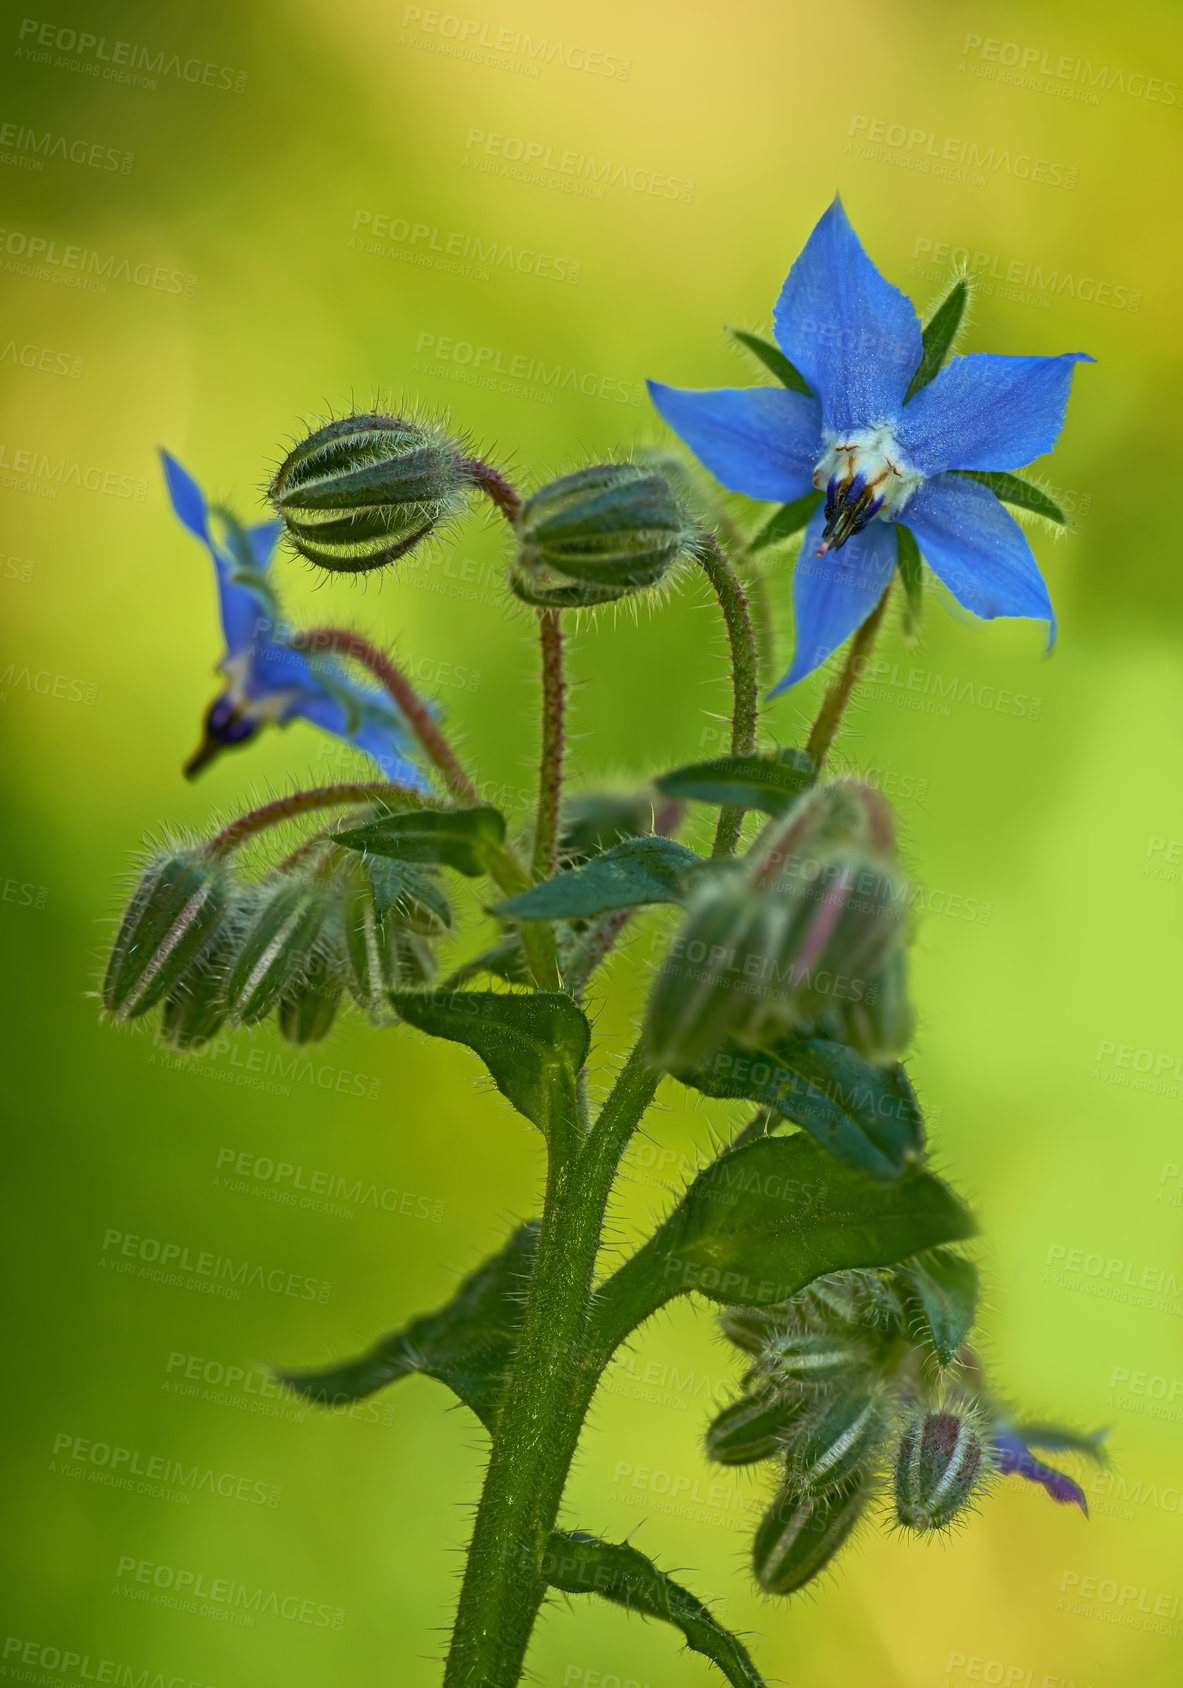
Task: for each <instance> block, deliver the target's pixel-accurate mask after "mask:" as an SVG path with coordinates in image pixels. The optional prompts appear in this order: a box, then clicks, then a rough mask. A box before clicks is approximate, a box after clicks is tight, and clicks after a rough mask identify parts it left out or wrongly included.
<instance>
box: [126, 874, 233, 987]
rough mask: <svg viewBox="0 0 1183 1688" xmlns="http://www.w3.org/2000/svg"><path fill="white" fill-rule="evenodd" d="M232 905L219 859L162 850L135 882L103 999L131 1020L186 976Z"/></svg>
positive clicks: (208, 944) (210, 942)
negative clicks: (230, 904)
mask: <svg viewBox="0 0 1183 1688" xmlns="http://www.w3.org/2000/svg"><path fill="white" fill-rule="evenodd" d="M227 903H228V892H227V886H226V875H225V872H224V870H223V868H222V866H221V864H220V863H218V862H215V861H209V860H207V859H206V858H205V856H204V855H203V854H202V852H201V851H200V850H198V849H189V850H175V851H161V852H160V854H158V855H157V856H156V857H155V859H154V860H153V861H152V862H151V864H150V865H149V867H148V869H147V871H146V872H145V874H144V875H143V877H142V878H141V880H140V883H139V884H138V885H137V887H136V890H135V893H134V895H133V897H132V900H131V903H130V904H129V906H128V909H127V912H126V914H125V915H124V916H123V920H122V922H121V924H120V927H119V931H118V933H117V935H116V938H115V943H114V945H113V946H112V949H111V955H110V958H109V960H108V962H107V971H106V976H105V978H104V980H103V991H102V999H103V1006H104V1008H106V1010H107V1012H108V1013H109V1014H111V1015H113V1016H114V1018H115V1019H117V1020H132V1019H135V1018H136V1017H137V1016H138V1015H140V1014H145V1013H147V1011H148V1009H149V1008H151V1007H153V1006H154V1004H156V1003H157V1002H159V1001H160V999H161V998H162V997H163V996H165V995H166V994H167V993H168V992H170V991H172V990H173V989H174V988H175V987H176V986H177V985H178V984H180V982H181V981H182V980H183V979H184V978H185V976H186V974H187V973H188V972H189V970H190V969H191V968H193V967H194V966H195V965H196V964H197V963H198V962H199V961H200V960H201V958H202V956H203V955H204V954H205V952H206V951H207V950H208V949H209V947H210V945H211V944H212V943H213V941H214V938H215V936H216V934H217V931H218V927H219V924H220V922H221V920H222V917H223V915H224V914H225V911H226V907H227Z"/></svg>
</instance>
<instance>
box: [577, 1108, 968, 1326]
mask: <svg viewBox="0 0 1183 1688" xmlns="http://www.w3.org/2000/svg"><path fill="white" fill-rule="evenodd" d="M972 1232H973V1221H972V1219H971V1217H970V1215H969V1213H968V1212H967V1211H966V1209H965V1208H964V1207H963V1206H962V1205H961V1203H960V1202H959V1201H958V1200H957V1198H956V1197H955V1196H954V1195H953V1193H952V1191H951V1190H949V1189H948V1188H947V1186H946V1185H944V1184H942V1183H941V1181H940V1179H938V1178H935V1177H933V1175H932V1174H931V1173H928V1172H920V1171H914V1172H911V1173H908V1174H906V1175H905V1176H904V1177H902V1178H899V1179H897V1180H896V1181H895V1183H893V1184H877V1183H875V1182H874V1181H873V1180H872V1179H870V1178H868V1177H867V1175H866V1173H864V1172H860V1171H858V1170H857V1169H856V1168H854V1167H851V1166H847V1165H846V1164H845V1163H844V1162H842V1161H839V1160H835V1159H834V1158H833V1156H832V1155H830V1154H828V1153H827V1152H826V1150H824V1149H822V1148H820V1147H819V1146H818V1145H817V1144H816V1143H815V1142H814V1141H813V1139H812V1138H810V1137H807V1136H803V1135H795V1136H792V1137H762V1138H759V1139H757V1140H756V1141H755V1142H753V1143H749V1144H747V1145H746V1146H745V1147H743V1148H739V1149H734V1150H732V1151H731V1152H730V1153H725V1154H723V1155H722V1156H720V1158H719V1159H718V1160H716V1161H714V1162H713V1163H712V1164H711V1165H710V1166H708V1167H707V1168H706V1170H705V1171H704V1172H701V1173H700V1174H699V1176H698V1177H697V1178H696V1179H695V1180H694V1183H693V1184H691V1186H690V1188H689V1189H688V1190H687V1191H686V1194H685V1196H684V1197H683V1198H682V1200H681V1202H680V1203H679V1204H678V1206H677V1207H676V1208H675V1209H674V1211H673V1213H672V1214H671V1215H670V1217H669V1218H668V1219H667V1220H666V1221H665V1223H664V1224H663V1225H662V1226H661V1228H660V1230H658V1231H657V1233H656V1234H655V1235H654V1236H652V1237H651V1238H650V1239H649V1241H648V1242H647V1243H646V1244H645V1245H644V1246H643V1247H642V1248H641V1249H640V1250H639V1251H638V1252H637V1253H636V1254H635V1255H634V1256H633V1257H632V1259H631V1260H629V1261H626V1263H625V1264H624V1265H623V1266H622V1267H621V1268H620V1270H619V1271H618V1272H616V1273H615V1275H614V1276H613V1277H612V1278H610V1279H609V1280H608V1282H607V1284H605V1285H604V1286H603V1289H602V1290H601V1292H600V1301H599V1311H598V1313H597V1315H596V1324H597V1327H598V1332H599V1334H600V1335H601V1337H602V1338H604V1339H605V1340H606V1341H607V1342H608V1343H609V1344H611V1343H615V1342H619V1341H620V1340H622V1338H623V1337H624V1336H625V1335H627V1333H628V1332H629V1331H630V1330H632V1329H634V1328H635V1326H637V1325H638V1324H640V1323H641V1321H642V1320H643V1319H646V1318H648V1317H649V1315H650V1314H651V1313H653V1312H655V1311H656V1310H657V1309H658V1308H659V1307H661V1306H664V1304H665V1303H666V1302H667V1301H671V1300H672V1299H673V1298H674V1297H675V1296H677V1295H686V1294H689V1293H690V1291H691V1290H697V1291H698V1292H699V1293H700V1294H701V1295H705V1296H706V1297H708V1299H709V1300H711V1301H718V1302H722V1303H724V1304H725V1305H731V1306H740V1307H760V1306H774V1305H776V1304H778V1303H780V1302H782V1301H787V1300H788V1299H789V1298H790V1297H791V1296H793V1295H795V1294H796V1293H797V1291H798V1290H799V1289H803V1288H804V1287H805V1285H806V1284H808V1283H812V1281H813V1279H814V1278H817V1277H820V1276H821V1275H822V1274H823V1273H825V1272H838V1271H842V1270H844V1269H845V1268H848V1267H851V1266H892V1265H895V1264H896V1262H898V1261H901V1260H907V1259H910V1258H911V1256H912V1255H914V1254H918V1253H920V1252H921V1251H922V1250H923V1249H926V1248H933V1247H935V1246H936V1245H937V1244H940V1243H947V1242H956V1241H958V1240H959V1239H960V1238H963V1237H968V1236H970V1235H972Z"/></svg>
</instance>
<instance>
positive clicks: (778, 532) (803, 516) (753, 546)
mask: <svg viewBox="0 0 1183 1688" xmlns="http://www.w3.org/2000/svg"><path fill="white" fill-rule="evenodd" d="M821 501H822V495H821V493H820V492H806V493H804V494H802V496H801V497H800V498H794V500H793V502H792V503H791V504H782V505H781V507H780V509H779V510H778V511H777V512H776V514H775V515H774V516H772V517H770V519H769V520H768V521H767V522H766V523H765V524H764V526H763V527H762V528H761V529H760V531H759V533H758V534H756V535H755V537H754V538H753V539H750V540H749V541H748V550H749V551H763V550H764V548H765V546H767V545H779V543H780V541H781V540H782V539H791V538H792V537H793V535H794V534H795V533H800V532H801V529H802V528H803V527H804V526H805V525H806V523H807V522H808V521H809V518H810V516H812V515H813V512H814V511H815V510H816V509H817V507H818V505H819V504H820V503H821Z"/></svg>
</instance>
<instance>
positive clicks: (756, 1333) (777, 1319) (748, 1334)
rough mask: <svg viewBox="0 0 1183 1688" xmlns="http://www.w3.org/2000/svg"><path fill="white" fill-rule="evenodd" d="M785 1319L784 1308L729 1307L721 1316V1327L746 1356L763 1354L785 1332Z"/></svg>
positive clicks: (725, 1334) (729, 1339)
mask: <svg viewBox="0 0 1183 1688" xmlns="http://www.w3.org/2000/svg"><path fill="white" fill-rule="evenodd" d="M785 1318H786V1310H785V1308H784V1307H729V1308H728V1309H727V1311H726V1312H725V1313H723V1314H722V1315H721V1316H720V1319H719V1326H720V1328H721V1330H722V1332H723V1335H724V1336H725V1337H727V1339H728V1341H730V1342H734V1344H735V1346H736V1347H737V1348H742V1349H743V1351H744V1353H745V1354H762V1353H763V1352H764V1349H765V1348H766V1347H767V1346H768V1344H769V1343H770V1342H771V1341H772V1339H773V1338H774V1337H776V1336H779V1335H780V1334H781V1332H782V1331H783V1330H784V1326H785Z"/></svg>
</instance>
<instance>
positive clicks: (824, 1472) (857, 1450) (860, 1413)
mask: <svg viewBox="0 0 1183 1688" xmlns="http://www.w3.org/2000/svg"><path fill="white" fill-rule="evenodd" d="M889 1419H890V1409H889V1407H888V1404H887V1399H886V1396H885V1395H884V1394H883V1392H882V1391H881V1390H878V1389H875V1388H869V1389H856V1390H854V1391H853V1392H852V1393H851V1394H842V1395H836V1396H835V1397H834V1398H833V1399H832V1400H830V1401H827V1402H826V1403H825V1404H824V1405H823V1406H822V1407H821V1408H819V1409H818V1410H817V1411H815V1412H814V1413H813V1414H812V1415H811V1416H810V1418H809V1419H807V1421H806V1422H805V1423H804V1424H802V1426H801V1428H800V1430H799V1431H798V1433H797V1434H796V1435H795V1436H794V1437H793V1439H792V1442H791V1444H790V1447H789V1455H788V1460H789V1464H788V1469H789V1472H790V1473H791V1475H792V1476H793V1477H794V1478H795V1479H796V1481H797V1482H798V1483H799V1484H800V1485H801V1487H802V1488H803V1489H805V1490H807V1491H808V1492H809V1493H810V1494H825V1493H826V1492H827V1491H828V1490H830V1489H834V1488H838V1487H841V1486H843V1485H845V1484H848V1483H850V1482H851V1481H852V1480H853V1479H855V1478H861V1477H863V1476H864V1475H865V1474H866V1472H867V1470H868V1468H869V1466H870V1464H871V1461H872V1460H873V1459H874V1457H875V1455H876V1453H877V1452H878V1450H879V1447H880V1445H881V1443H882V1441H883V1438H884V1436H885V1434H886V1431H887V1426H888V1423H889Z"/></svg>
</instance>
